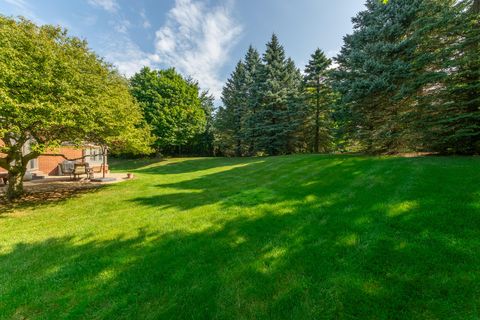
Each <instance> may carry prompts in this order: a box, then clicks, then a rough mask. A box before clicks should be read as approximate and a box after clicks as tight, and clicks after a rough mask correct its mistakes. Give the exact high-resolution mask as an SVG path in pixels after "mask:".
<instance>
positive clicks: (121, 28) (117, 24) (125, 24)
mask: <svg viewBox="0 0 480 320" xmlns="http://www.w3.org/2000/svg"><path fill="white" fill-rule="evenodd" d="M110 24H111V25H112V26H113V28H114V29H115V31H117V32H119V33H124V34H126V33H128V29H129V28H130V26H131V25H132V24H131V23H130V21H128V20H127V19H117V20H115V21H110Z"/></svg>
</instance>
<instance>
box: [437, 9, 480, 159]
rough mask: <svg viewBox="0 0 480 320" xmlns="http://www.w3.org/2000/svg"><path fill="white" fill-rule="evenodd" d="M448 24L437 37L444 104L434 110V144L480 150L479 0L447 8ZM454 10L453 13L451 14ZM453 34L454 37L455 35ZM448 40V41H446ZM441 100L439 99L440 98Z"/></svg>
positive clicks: (458, 149) (452, 149)
mask: <svg viewBox="0 0 480 320" xmlns="http://www.w3.org/2000/svg"><path fill="white" fill-rule="evenodd" d="M448 13H449V15H448V17H449V21H448V25H447V28H445V32H446V33H447V34H449V35H451V36H449V37H445V35H444V34H441V35H440V36H438V37H437V38H436V40H437V41H438V40H440V39H441V40H443V42H444V43H445V44H444V46H445V47H446V48H443V50H442V51H441V53H442V55H443V56H444V57H445V58H444V59H443V62H445V63H444V65H443V67H444V69H445V70H448V72H445V73H446V77H445V81H444V82H443V83H442V89H443V90H441V91H440V94H441V102H442V103H441V104H438V103H437V105H436V108H433V110H432V112H431V117H432V118H433V119H434V123H433V124H434V129H435V130H431V135H430V138H431V140H432V144H433V147H434V148H435V149H436V150H438V151H441V152H445V153H451V152H454V153H466V154H471V153H478V152H480V7H479V1H478V0H475V1H471V0H469V1H461V2H459V3H458V4H456V5H454V6H452V8H451V9H450V10H448ZM452 13H453V14H452ZM452 35H453V36H452ZM444 39H446V40H447V41H445V40H444ZM437 99H438V98H437Z"/></svg>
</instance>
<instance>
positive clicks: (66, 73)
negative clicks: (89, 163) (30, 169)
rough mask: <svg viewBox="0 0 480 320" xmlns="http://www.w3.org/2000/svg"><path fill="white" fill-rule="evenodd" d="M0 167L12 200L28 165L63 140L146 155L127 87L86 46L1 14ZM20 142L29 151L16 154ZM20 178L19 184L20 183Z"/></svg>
mask: <svg viewBox="0 0 480 320" xmlns="http://www.w3.org/2000/svg"><path fill="white" fill-rule="evenodd" d="M0 101H1V102H0V140H2V141H3V142H4V145H3V146H2V147H0V153H3V154H4V156H2V157H0V166H1V167H3V168H5V169H7V170H8V172H9V176H10V180H11V182H12V183H10V184H9V197H10V198H14V197H18V196H19V195H20V194H21V193H22V191H23V189H22V178H23V174H24V173H25V170H26V165H27V163H28V161H29V160H31V159H34V158H36V157H38V156H39V155H40V154H41V153H44V152H45V151H46V150H48V149H51V148H53V147H56V146H58V145H60V144H61V143H62V142H66V141H68V142H73V143H76V144H81V143H84V142H91V143H99V144H102V145H108V146H111V147H112V148H116V149H119V148H124V149H128V150H131V151H138V152H148V151H149V148H148V141H149V139H150V138H149V137H150V136H149V131H148V128H147V127H145V126H144V124H143V122H142V115H141V111H140V109H139V107H138V105H137V104H136V103H135V102H134V101H133V99H132V97H131V96H130V95H129V93H128V87H127V84H126V82H125V81H124V79H122V78H121V77H120V76H119V75H118V74H117V73H116V72H115V71H114V70H113V69H112V68H111V67H110V66H109V65H108V64H106V63H105V62H103V61H102V60H101V59H99V58H98V57H97V56H96V55H95V54H94V53H93V52H91V51H90V50H89V49H88V46H87V43H86V42H85V41H82V40H79V39H77V38H73V37H69V36H68V35H67V32H66V31H65V30H63V29H61V28H59V27H53V26H49V25H44V26H41V27H38V26H36V25H35V24H33V23H32V22H30V21H28V20H25V19H19V20H14V19H11V18H6V17H3V16H0ZM27 141H31V142H32V148H31V149H32V150H31V152H29V153H28V154H22V152H21V149H22V147H23V146H24V144H25V143H27ZM19 177H20V178H19Z"/></svg>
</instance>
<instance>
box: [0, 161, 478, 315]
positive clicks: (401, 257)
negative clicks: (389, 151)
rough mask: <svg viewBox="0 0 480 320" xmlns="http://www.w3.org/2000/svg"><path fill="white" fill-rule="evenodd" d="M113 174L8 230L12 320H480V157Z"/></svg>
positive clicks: (151, 168)
mask: <svg viewBox="0 0 480 320" xmlns="http://www.w3.org/2000/svg"><path fill="white" fill-rule="evenodd" d="M111 164H112V167H113V169H114V170H118V171H123V172H125V171H129V172H133V173H134V175H135V177H136V178H135V179H134V180H131V181H127V182H124V183H121V184H116V185H109V186H107V187H105V188H102V189H100V190H98V191H96V192H93V193H88V194H82V195H79V196H77V197H74V198H71V199H68V200H65V201H63V202H60V203H44V204H40V205H38V204H37V205H35V206H33V205H32V206H28V205H24V206H21V207H17V208H15V209H14V210H13V211H12V210H9V211H8V212H4V213H3V214H1V215H0V318H4V319H10V318H12V319H17V318H18V319H59V318H60V319H61V318H69V319H72V318H73V319H74V318H82V319H91V318H95V319H99V318H100V319H117V318H125V319H131V318H141V319H158V318H162V319H185V318H187V319H215V318H217V319H265V318H266V319H319V318H320V319H321V318H326V319H397V318H402V319H412V318H418V319H475V318H478V317H479V311H478V310H480V200H479V198H480V184H479V183H478V182H479V181H480V158H474V157H472V158H467V157H464V158H462V157H457V158H455V157H451V158H449V157H426V158H409V159H405V158H395V157H356V156H320V155H305V156H288V157H272V158H251V159H224V158H217V159H170V160H166V161H161V162H154V161H152V160H137V161H120V162H119V161H117V162H112V163H111ZM4 211H5V210H4Z"/></svg>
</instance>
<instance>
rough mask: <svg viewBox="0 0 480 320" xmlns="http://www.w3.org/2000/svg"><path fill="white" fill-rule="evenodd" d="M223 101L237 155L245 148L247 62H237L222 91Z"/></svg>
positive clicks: (228, 129) (225, 119) (241, 153)
mask: <svg viewBox="0 0 480 320" xmlns="http://www.w3.org/2000/svg"><path fill="white" fill-rule="evenodd" d="M222 102H223V104H224V108H225V110H224V112H223V113H224V121H226V123H225V126H226V127H225V128H224V129H225V132H228V131H230V134H231V137H229V138H230V139H231V140H233V141H234V152H235V156H237V157H239V156H242V155H243V154H244V150H245V141H244V137H245V133H244V132H245V131H244V129H245V127H244V120H245V117H244V116H245V113H246V109H247V100H246V94H245V64H244V63H243V62H242V61H239V62H238V63H237V66H236V67H235V70H234V72H233V73H232V74H231V76H230V78H229V79H228V80H227V83H226V84H225V87H224V88H223V91H222Z"/></svg>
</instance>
